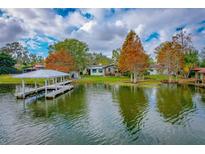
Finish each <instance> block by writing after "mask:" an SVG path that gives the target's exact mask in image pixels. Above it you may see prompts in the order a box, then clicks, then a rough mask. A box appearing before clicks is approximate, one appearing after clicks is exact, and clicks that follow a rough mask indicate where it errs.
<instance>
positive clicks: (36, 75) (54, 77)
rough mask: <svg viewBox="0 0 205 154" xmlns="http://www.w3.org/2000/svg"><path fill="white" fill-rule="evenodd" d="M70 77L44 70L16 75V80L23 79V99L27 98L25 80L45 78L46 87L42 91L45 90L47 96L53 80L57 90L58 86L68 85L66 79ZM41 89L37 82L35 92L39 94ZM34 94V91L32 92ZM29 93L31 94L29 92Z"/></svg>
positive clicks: (62, 73) (58, 72)
mask: <svg viewBox="0 0 205 154" xmlns="http://www.w3.org/2000/svg"><path fill="white" fill-rule="evenodd" d="M67 76H69V74H68V73H64V72H60V71H56V70H48V69H42V70H36V71H32V72H27V73H22V74H18V75H14V76H13V77H14V78H21V79H22V95H23V98H25V82H24V79H28V78H33V79H39V78H43V79H45V86H44V87H41V88H40V89H42V88H43V89H45V94H47V88H48V81H49V80H50V79H51V80H52V81H53V85H52V86H55V87H56V88H55V89H56V90H57V86H58V85H59V84H60V85H64V84H66V82H65V77H67ZM58 79H60V83H58ZM38 90H39V88H37V84H36V82H35V91H36V92H37V91H38ZM31 92H32V91H31ZM28 93H29V92H28Z"/></svg>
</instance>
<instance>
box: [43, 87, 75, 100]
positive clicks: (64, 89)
mask: <svg viewBox="0 0 205 154" xmlns="http://www.w3.org/2000/svg"><path fill="white" fill-rule="evenodd" d="M72 89H73V85H66V86H62V87H61V88H60V89H58V90H55V91H53V92H50V93H48V94H46V95H45V97H46V98H47V99H53V98H55V97H57V96H59V95H61V94H64V93H65V92H67V91H70V90H72Z"/></svg>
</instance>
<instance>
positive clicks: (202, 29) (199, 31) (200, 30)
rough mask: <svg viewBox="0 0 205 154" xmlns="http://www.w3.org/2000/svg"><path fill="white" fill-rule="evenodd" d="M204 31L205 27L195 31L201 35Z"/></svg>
mask: <svg viewBox="0 0 205 154" xmlns="http://www.w3.org/2000/svg"><path fill="white" fill-rule="evenodd" d="M204 30H205V27H200V28H198V29H197V30H196V31H197V32H198V33H201V32H202V31H204Z"/></svg>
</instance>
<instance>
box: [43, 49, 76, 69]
mask: <svg viewBox="0 0 205 154" xmlns="http://www.w3.org/2000/svg"><path fill="white" fill-rule="evenodd" d="M45 64H46V68H48V69H54V70H58V71H62V72H69V71H72V70H74V69H75V63H74V59H73V57H72V55H71V54H70V53H69V52H68V51H65V50H60V51H54V52H52V53H50V54H49V56H48V57H47V58H46V60H45Z"/></svg>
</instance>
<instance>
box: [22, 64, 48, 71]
mask: <svg viewBox="0 0 205 154" xmlns="http://www.w3.org/2000/svg"><path fill="white" fill-rule="evenodd" d="M41 69H45V66H44V65H41V64H36V65H34V66H30V67H25V68H24V69H23V72H31V71H36V70H41Z"/></svg>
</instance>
